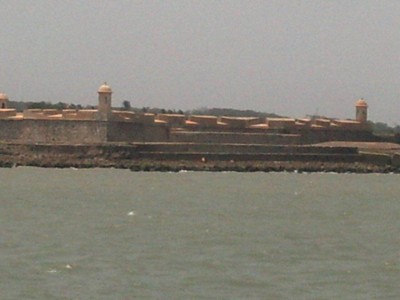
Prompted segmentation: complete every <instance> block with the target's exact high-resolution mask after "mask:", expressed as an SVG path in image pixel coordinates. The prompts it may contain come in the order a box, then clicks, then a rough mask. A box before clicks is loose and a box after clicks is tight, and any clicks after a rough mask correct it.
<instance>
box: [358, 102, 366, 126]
mask: <svg viewBox="0 0 400 300" xmlns="http://www.w3.org/2000/svg"><path fill="white" fill-rule="evenodd" d="M367 119H368V104H367V102H366V101H365V100H364V99H363V98H361V99H359V100H358V101H357V102H356V121H358V122H360V123H366V122H367Z"/></svg>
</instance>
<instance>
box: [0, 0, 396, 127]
mask: <svg viewBox="0 0 400 300" xmlns="http://www.w3.org/2000/svg"><path fill="white" fill-rule="evenodd" d="M399 16H400V1H394V0H393V1H390V0H384V1H371V0H353V1H349V0H344V1H323V0H321V1H313V0H309V1H295V0H277V1H268V0H264V1H256V0H253V1H251V0H247V1H239V0H230V1H223V0H222V1H211V0H209V1H189V0H188V1H184V0H181V1H170V0H163V1H151V0H147V1H133V0H119V1H103V0H95V1H76V0H70V1H56V0H39V1H21V0H13V1H11V0H10V1H8V0H0V37H1V43H0V66H1V71H0V91H1V92H5V93H7V95H8V96H9V98H10V100H15V101H51V102H53V103H56V102H59V101H62V102H66V103H75V104H84V105H96V104H97V93H96V91H97V88H98V87H99V86H100V85H101V84H102V83H103V82H104V81H107V82H108V84H109V85H110V86H111V87H112V89H113V91H114V94H113V99H114V103H113V104H114V106H121V103H122V101H123V100H128V101H130V102H131V105H132V106H133V107H147V106H148V107H159V108H166V109H182V110H187V109H195V108H200V107H209V108H212V107H219V108H236V109H251V110H257V111H263V112H269V113H277V114H280V115H285V116H293V117H304V116H306V115H307V114H315V113H318V114H320V115H325V116H327V117H339V118H354V104H355V102H356V100H357V99H358V98H361V97H363V98H365V99H366V101H367V102H368V104H369V119H370V120H372V121H375V122H376V121H379V122H387V123H389V124H391V125H394V124H400V117H399V106H398V100H399V96H400V93H399V91H400V30H399V28H400V17H399Z"/></svg>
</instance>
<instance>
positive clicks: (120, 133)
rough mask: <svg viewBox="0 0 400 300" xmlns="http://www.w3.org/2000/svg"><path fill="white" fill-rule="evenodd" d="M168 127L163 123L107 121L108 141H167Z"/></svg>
mask: <svg viewBox="0 0 400 300" xmlns="http://www.w3.org/2000/svg"><path fill="white" fill-rule="evenodd" d="M168 137H169V128H168V127H167V126H165V125H158V124H142V123H131V122H108V123H107V141H108V142H142V143H144V142H167V141H168Z"/></svg>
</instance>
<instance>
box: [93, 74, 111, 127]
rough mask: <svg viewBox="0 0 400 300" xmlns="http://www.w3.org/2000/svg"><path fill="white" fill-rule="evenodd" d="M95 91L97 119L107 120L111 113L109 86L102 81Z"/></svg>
mask: <svg viewBox="0 0 400 300" xmlns="http://www.w3.org/2000/svg"><path fill="white" fill-rule="evenodd" d="M97 92H98V93H99V107H98V110H99V119H100V120H108V119H109V116H110V115H111V95H112V90H111V87H110V86H109V85H108V84H107V83H106V82H104V84H102V85H101V86H100V87H99V89H98V91H97Z"/></svg>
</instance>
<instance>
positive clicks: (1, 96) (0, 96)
mask: <svg viewBox="0 0 400 300" xmlns="http://www.w3.org/2000/svg"><path fill="white" fill-rule="evenodd" d="M0 100H3V101H4V100H8V97H7V95H6V94H4V93H0Z"/></svg>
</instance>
